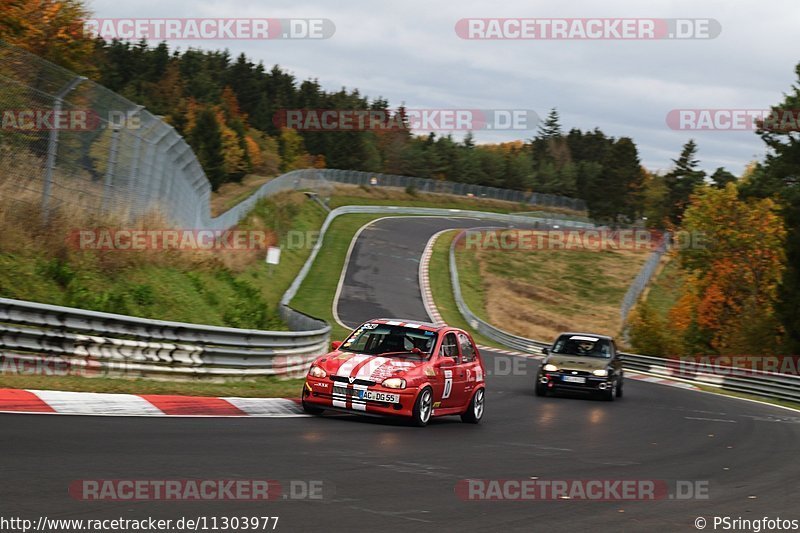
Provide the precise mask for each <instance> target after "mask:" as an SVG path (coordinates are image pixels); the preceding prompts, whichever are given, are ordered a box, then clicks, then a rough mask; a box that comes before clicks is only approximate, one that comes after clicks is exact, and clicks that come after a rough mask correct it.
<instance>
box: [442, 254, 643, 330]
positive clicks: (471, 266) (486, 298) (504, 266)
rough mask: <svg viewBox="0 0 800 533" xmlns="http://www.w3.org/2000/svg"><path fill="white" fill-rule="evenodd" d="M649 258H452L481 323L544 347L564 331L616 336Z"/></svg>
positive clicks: (516, 255) (620, 255) (582, 255)
mask: <svg viewBox="0 0 800 533" xmlns="http://www.w3.org/2000/svg"><path fill="white" fill-rule="evenodd" d="M648 253H649V252H647V251H630V250H626V251H623V250H612V249H608V250H559V249H548V248H546V247H545V248H543V249H537V250H530V251H529V250H512V251H508V250H497V249H491V248H489V249H474V248H473V249H470V250H467V249H464V248H460V249H458V250H457V251H456V262H457V264H458V269H459V277H460V280H461V287H462V292H463V294H464V300H465V301H466V303H467V305H468V306H469V307H470V309H471V310H472V311H473V312H474V313H475V314H476V315H478V316H479V317H480V318H482V319H483V320H486V321H487V322H489V323H490V324H493V325H495V326H497V327H500V328H502V329H504V330H506V331H508V332H510V333H514V334H516V335H520V336H523V337H527V338H530V339H536V340H541V341H545V342H547V341H549V340H550V339H553V338H554V337H555V336H557V335H558V334H559V333H560V332H563V331H592V332H597V333H607V334H610V335H617V334H618V333H619V332H620V330H621V327H622V323H621V320H620V315H619V306H620V304H621V303H622V299H623V297H624V295H625V293H626V291H627V290H628V286H629V285H630V283H631V281H633V279H634V278H635V277H636V275H637V273H638V272H639V270H640V269H641V267H642V265H643V264H644V262H645V260H646V259H647V257H648Z"/></svg>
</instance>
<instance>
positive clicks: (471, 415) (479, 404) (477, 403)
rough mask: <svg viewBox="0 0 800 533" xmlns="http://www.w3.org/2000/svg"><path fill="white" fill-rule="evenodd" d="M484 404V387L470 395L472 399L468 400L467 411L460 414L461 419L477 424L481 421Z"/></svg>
mask: <svg viewBox="0 0 800 533" xmlns="http://www.w3.org/2000/svg"><path fill="white" fill-rule="evenodd" d="M485 406H486V391H485V390H484V389H478V390H477V391H476V392H475V394H473V395H472V400H470V402H469V407H467V411H466V412H465V413H464V414H463V415H461V421H462V422H467V423H469V424H477V423H478V422H480V421H481V418H483V410H484V407H485Z"/></svg>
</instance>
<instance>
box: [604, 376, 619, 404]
mask: <svg viewBox="0 0 800 533" xmlns="http://www.w3.org/2000/svg"><path fill="white" fill-rule="evenodd" d="M617 390H619V389H618V387H617V380H616V379H615V380H614V381H612V382H611V388H610V389H606V390H604V391H603V399H604V400H605V401H607V402H613V401H614V397H615V396H616V395H617Z"/></svg>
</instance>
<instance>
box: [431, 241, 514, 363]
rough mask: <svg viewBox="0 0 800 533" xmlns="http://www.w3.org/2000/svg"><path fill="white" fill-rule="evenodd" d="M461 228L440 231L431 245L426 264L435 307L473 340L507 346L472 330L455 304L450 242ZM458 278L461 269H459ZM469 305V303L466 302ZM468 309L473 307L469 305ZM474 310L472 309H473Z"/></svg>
mask: <svg viewBox="0 0 800 533" xmlns="http://www.w3.org/2000/svg"><path fill="white" fill-rule="evenodd" d="M460 231H461V230H453V231H448V232H447V233H442V234H441V235H439V237H438V238H437V239H436V242H435V243H434V245H433V251H432V255H431V260H430V264H429V265H428V274H429V278H430V279H429V282H430V286H431V293H432V294H433V301H434V302H436V308H437V309H438V310H439V314H440V315H442V319H443V320H444V321H445V322H446V323H448V324H450V325H451V326H455V327H457V328H461V329H464V330H467V331H469V332H470V334H471V335H472V337H473V338H474V339H475V342H477V343H479V344H483V345H485V346H492V347H494V348H501V349H504V348H507V347H505V346H503V345H501V344H498V343H496V342H495V341H493V340H491V339H487V338H486V337H484V336H483V335H481V334H480V333H478V332H477V331H475V330H473V329H472V328H470V327H469V324H467V321H466V320H464V317H463V316H462V315H461V312H460V311H459V310H458V306H456V300H455V297H454V296H453V284H452V283H451V282H450V244H451V243H452V242H453V239H454V238H455V236H456V235H458V233H459V232H460ZM458 273H459V279H460V277H461V275H462V271H461V270H459V271H458ZM461 281H462V292H463V291H464V283H463V280H461ZM468 305H469V304H468ZM470 309H473V308H472V307H471V306H470ZM473 312H474V310H473Z"/></svg>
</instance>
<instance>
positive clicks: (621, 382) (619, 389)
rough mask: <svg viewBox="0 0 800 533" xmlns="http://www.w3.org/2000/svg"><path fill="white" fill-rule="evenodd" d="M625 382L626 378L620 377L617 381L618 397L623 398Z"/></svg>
mask: <svg viewBox="0 0 800 533" xmlns="http://www.w3.org/2000/svg"><path fill="white" fill-rule="evenodd" d="M623 383H625V380H623V379H622V378H619V383H617V398H622V384H623Z"/></svg>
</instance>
